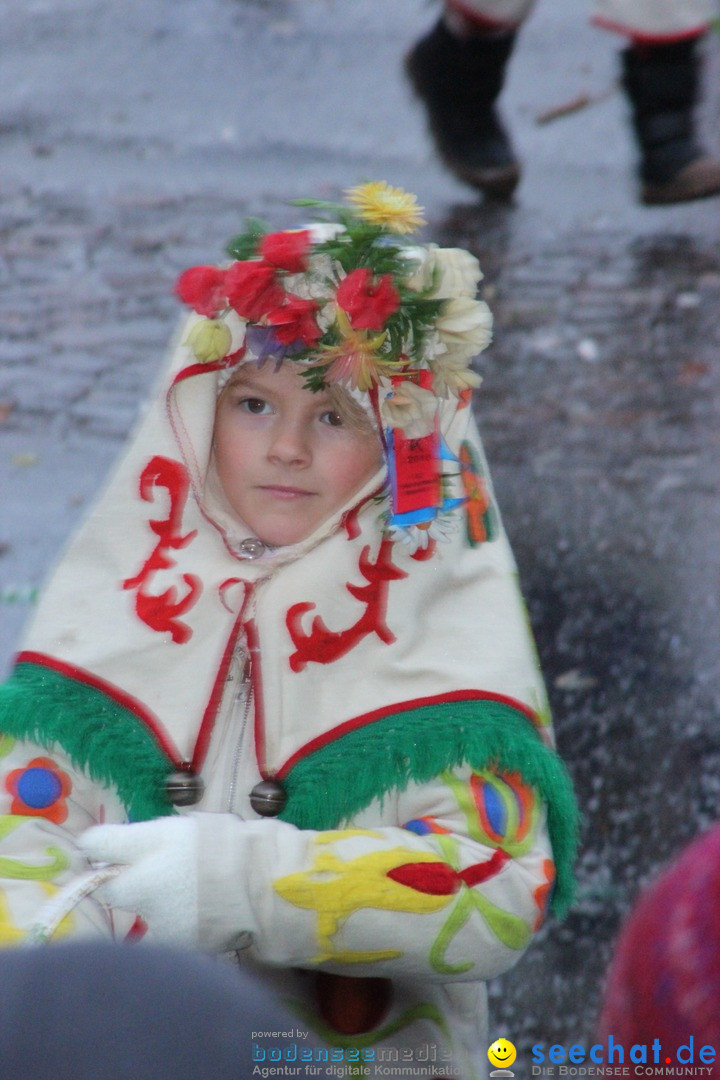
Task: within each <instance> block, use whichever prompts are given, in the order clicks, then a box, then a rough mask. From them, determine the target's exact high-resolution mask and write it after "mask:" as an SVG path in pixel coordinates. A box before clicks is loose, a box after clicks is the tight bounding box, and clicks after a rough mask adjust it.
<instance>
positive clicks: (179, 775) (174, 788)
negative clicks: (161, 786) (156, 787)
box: [165, 770, 205, 806]
mask: <svg viewBox="0 0 720 1080" xmlns="http://www.w3.org/2000/svg"><path fill="white" fill-rule="evenodd" d="M204 791H205V784H204V783H203V778H202V776H198V774H197V773H194V772H190V771H189V770H188V771H184V770H180V771H178V772H173V773H170V775H169V776H168V777H167V778H166V780H165V793H166V795H167V797H168V799H169V800H170V802H171V803H172V804H173V806H194V805H195V803H199V802H200V800H201V799H202V797H203V793H204Z"/></svg>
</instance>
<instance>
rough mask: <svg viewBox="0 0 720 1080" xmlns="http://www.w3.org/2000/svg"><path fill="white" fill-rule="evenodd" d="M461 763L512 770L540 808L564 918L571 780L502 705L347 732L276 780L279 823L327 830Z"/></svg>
mask: <svg viewBox="0 0 720 1080" xmlns="http://www.w3.org/2000/svg"><path fill="white" fill-rule="evenodd" d="M436 732H438V733H441V734H439V736H437V735H436V734H435V733H436ZM463 764H469V765H470V766H471V767H472V768H473V769H475V770H480V769H484V768H494V769H497V770H498V771H499V772H510V773H511V772H518V773H520V775H521V776H522V778H523V780H524V782H525V783H526V784H528V785H530V786H531V787H533V788H534V789H535V790H536V791H537V792H538V793H539V795H540V797H541V798H542V799H543V801H544V802H545V804H546V806H547V824H548V832H549V834H550V841H551V843H552V848H553V857H554V860H555V871H556V878H555V886H554V890H553V896H552V901H551V907H552V910H553V912H554V913H555V914H556V915H557V916H558V917H562V916H563V915H564V914H565V913H566V911H567V909H568V907H569V906H570V904H571V903H572V899H573V895H574V888H575V886H574V879H573V865H574V862H575V858H576V854H577V847H578V833H579V814H578V809H577V804H576V801H575V796H574V793H573V787H572V781H571V780H570V777H569V775H568V772H567V769H566V768H565V765H564V764H563V762H562V760H561V759H560V758H559V757H558V755H557V754H556V753H555V752H554V751H553V750H551V749H550V748H549V747H548V746H546V745H545V743H543V742H542V741H541V739H540V737H539V736H538V734H537V732H536V730H535V728H534V726H533V725H532V723H531V722H530V720H528V718H527V716H525V714H524V713H522V712H521V711H520V710H519V709H516V708H513V707H512V706H511V705H507V704H504V703H503V702H499V701H493V700H483V699H469V700H463V701H449V702H441V703H438V704H433V705H422V706H420V707H418V708H414V709H407V710H406V711H404V712H397V713H391V714H390V715H388V716H384V717H382V718H381V719H379V720H375V721H374V722H372V723H370V724H367V725H365V726H364V727H359V728H356V729H354V730H352V731H349V732H347V733H346V734H345V735H342V736H341V737H340V738H338V739H335V740H334V741H333V742H331V743H328V744H326V745H325V746H322V747H321V748H320V749H318V750H316V751H315V752H314V753H312V754H310V755H308V757H306V758H301V759H300V760H299V761H297V762H296V764H295V765H294V766H293V767H292V769H291V770H290V771H289V772H288V774H287V776H285V777H284V778H283V786H284V787H285V790H286V792H287V795H288V801H287V803H286V805H285V808H284V810H283V812H282V814H281V815H280V817H281V818H282V819H283V820H284V821H290V822H292V823H293V824H294V825H297V827H298V828H300V829H321V830H322V829H335V828H338V826H340V825H342V824H343V823H346V822H348V821H350V820H352V818H353V817H354V816H355V814H357V813H359V812H360V811H361V810H363V809H364V808H365V807H366V806H368V805H369V804H370V803H371V802H372V801H373V799H377V798H382V796H383V795H387V794H388V793H389V792H391V791H393V790H399V791H403V790H404V789H405V788H406V787H407V785H408V783H410V781H415V782H416V783H421V784H422V783H426V782H429V781H431V780H433V779H435V778H436V777H437V776H439V775H440V774H441V773H442V772H444V771H445V770H446V769H453V768H457V767H459V766H461V765H463Z"/></svg>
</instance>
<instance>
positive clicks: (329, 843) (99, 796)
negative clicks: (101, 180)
mask: <svg viewBox="0 0 720 1080" xmlns="http://www.w3.org/2000/svg"><path fill="white" fill-rule="evenodd" d="M300 205H304V206H306V207H307V206H310V205H312V206H314V207H315V209H316V212H317V214H318V215H320V214H324V215H325V216H326V217H331V218H332V219H333V220H331V221H325V222H324V223H320V224H317V225H313V226H309V227H307V228H303V229H300V230H293V231H284V232H275V233H270V232H267V231H265V229H264V227H263V226H261V224H260V223H258V222H251V223H250V224H249V226H248V229H247V231H246V232H245V233H244V234H242V235H241V236H239V237H238V238H236V240H235V241H233V243H232V244H231V245H230V248H229V251H230V254H231V256H232V261H231V262H230V263H229V265H224V266H221V267H216V266H201V267H193V268H192V269H190V270H188V271H186V272H185V273H184V274H183V275H182V276H181V277H180V279H179V282H178V293H179V295H180V297H181V299H182V300H183V301H184V302H186V303H187V304H188V305H189V306H190V307H191V308H192V309H193V313H192V314H191V315H190V317H189V320H188V321H187V322H186V323H185V324H184V325H183V327H182V330H181V333H180V334H179V337H178V339H177V342H176V345H175V347H174V348H173V349H172V350H171V357H170V365H169V370H168V371H167V373H166V376H165V378H164V380H163V387H162V392H161V393H160V394H159V396H158V399H157V401H156V402H155V403H154V405H153V407H152V408H151V410H150V411H149V412H148V413H147V414H146V416H145V418H144V419H143V421H142V422H141V424H140V426H139V429H138V431H137V432H136V434H135V435H134V437H133V438H132V439H131V441H130V445H129V448H128V450H127V451H126V453H125V455H124V457H123V458H122V460H121V462H120V464H119V467H118V468H117V470H116V472H115V474H114V476H113V477H112V479H111V480H110V482H109V485H108V487H107V489H106V490H105V492H104V494H103V495H102V496H101V498H100V500H99V502H98V504H97V505H96V507H95V509H94V510H93V512H92V513H91V514H90V516H89V518H88V520H87V522H86V523H85V525H84V526H83V527H82V528H81V529H80V531H79V533H78V535H77V536H76V538H75V539H74V541H73V542H72V543H71V545H70V547H69V550H68V551H67V553H66V554H65V556H64V557H63V559H62V560H61V562H60V564H59V566H58V568H57V569H56V571H55V573H54V575H53V577H52V579H51V581H50V583H49V585H48V586H47V588H46V590H45V592H44V597H43V599H42V601H41V603H40V605H39V608H38V611H37V614H36V617H35V619H34V621H33V624H32V626H31V627H30V630H29V633H28V635H27V641H26V643H25V646H24V649H23V651H22V652H21V653H20V654H19V655H18V659H17V665H16V667H15V669H14V672H13V674H12V676H11V678H10V679H9V681H8V682H7V684H6V685H5V686H4V687H3V689H2V696H1V699H0V726H1V728H2V731H3V732H4V738H3V741H2V744H1V752H2V755H3V762H2V765H3V776H2V778H0V789H1V790H2V793H3V794H2V798H3V807H2V813H3V815H4V816H3V817H2V818H1V819H0V820H1V821H2V845H1V848H0V874H2V875H3V877H2V881H1V882H0V887H1V889H2V892H1V893H0V900H1V902H2V912H1V913H0V915H1V921H0V935H1V936H2V939H3V940H4V941H5V942H6V943H15V942H19V941H22V940H23V938H24V936H25V935H26V934H27V933H28V931H29V930H30V931H31V930H32V927H33V924H34V922H35V921H36V920H37V918H38V911H39V910H40V909H41V908H42V906H43V904H44V903H45V902H46V901H47V898H48V897H49V896H52V895H54V894H55V893H56V892H57V890H58V889H60V888H62V887H64V886H66V885H67V883H68V882H72V881H73V880H75V879H76V878H78V876H80V875H83V874H84V873H85V872H86V871H87V869H88V859H90V860H96V861H101V862H104V863H109V864H114V865H119V866H121V867H123V869H122V870H121V872H120V873H119V874H118V875H117V876H116V877H115V878H114V880H112V881H111V882H110V883H108V884H105V885H104V887H103V888H102V889H101V890H100V891H99V892H98V893H96V894H95V896H93V897H89V898H87V899H85V900H84V901H83V902H82V903H81V904H80V905H79V906H77V907H76V908H75V910H74V911H73V912H72V913H71V914H70V915H69V916H68V917H67V918H66V919H65V920H64V921H63V923H62V924H61V926H60V928H59V933H60V934H64V935H66V936H67V935H78V936H85V937H88V936H93V935H110V934H115V935H120V934H123V933H125V927H124V921H123V920H124V916H123V913H131V914H130V915H128V916H127V920H128V923H132V922H133V919H135V929H136V930H137V925H138V918H140V919H141V920H142V923H143V925H144V926H145V927H146V928H147V933H148V936H149V938H150V939H155V940H157V939H164V940H167V941H170V942H174V943H183V944H188V945H193V946H199V947H200V948H202V949H205V950H208V951H211V952H218V953H226V952H232V951H236V952H237V957H238V961H239V963H241V964H243V965H246V966H247V968H249V969H251V970H253V971H256V972H257V973H258V976H259V977H260V978H262V979H264V980H266V981H267V982H268V983H269V984H271V985H277V986H278V987H279V988H281V989H282V993H283V997H284V999H285V1000H287V1001H289V1002H290V1004H291V1007H292V1008H293V1009H294V1010H295V1011H296V1013H297V1015H298V1018H299V1023H300V1024H301V1026H302V1025H305V1026H306V1027H308V1028H311V1029H312V1030H314V1031H315V1033H316V1034H317V1035H319V1036H320V1037H321V1038H322V1039H323V1040H324V1041H325V1042H326V1044H327V1045H328V1047H329V1048H330V1051H331V1052H332V1053H333V1054H335V1055H336V1060H338V1058H342V1060H346V1061H351V1060H354V1061H358V1060H360V1061H362V1062H363V1063H364V1065H363V1067H364V1068H365V1070H366V1075H368V1076H373V1075H374V1071H373V1070H374V1069H375V1068H376V1067H377V1068H380V1067H381V1066H382V1063H383V1062H385V1063H387V1061H388V1060H390V1059H393V1060H397V1052H398V1047H399V1048H402V1053H403V1055H404V1058H403V1060H405V1061H415V1062H418V1063H420V1062H425V1065H424V1068H426V1069H427V1063H428V1061H429V1062H431V1063H432V1065H433V1067H434V1069H435V1075H436V1076H437V1077H442V1076H445V1075H448V1074H449V1075H460V1076H462V1077H465V1078H470V1077H476V1076H480V1075H482V1074H483V1073H484V1071H485V1068H486V1065H485V1062H486V1050H487V1039H488V1037H487V1030H486V1006H485V993H484V985H483V983H484V980H486V979H489V978H492V977H493V976H496V975H498V974H499V973H501V972H503V971H504V970H506V969H508V968H509V967H511V966H512V965H513V964H514V963H515V962H516V961H517V960H518V958H519V957H520V955H521V954H522V952H523V950H524V949H525V947H526V946H527V944H528V943H529V941H530V938H531V937H532V934H533V931H534V930H536V929H537V928H538V926H539V925H540V924H541V922H542V921H543V918H544V916H545V913H546V908H547V906H548V904H549V905H550V906H551V907H552V908H554V909H555V911H556V912H557V913H560V914H562V912H563V911H564V910H565V908H566V907H567V905H568V903H569V900H570V896H571V891H572V886H571V875H572V871H571V864H572V860H573V856H574V850H575V844H576V813H575V806H574V800H573V796H572V790H571V786H570V783H569V780H568V777H567V773H566V771H565V769H564V767H563V765H562V763H561V762H560V760H559V759H558V757H557V755H556V753H555V751H554V749H553V744H552V736H551V728H550V718H549V712H548V707H547V701H546V697H545V692H544V688H543V683H542V679H541V676H540V673H539V670H538V665H537V660H536V654H535V651H534V646H533V643H532V640H531V637H530V634H529V630H528V623H527V618H526V613H525V610H524V607H523V603H522V599H521V595H520V591H519V587H518V582H517V573H516V568H515V565H514V563H513V559H512V555H511V552H510V549H509V546H508V543H507V540H506V538H505V535H504V533H503V530H502V527H501V523H500V520H499V517H498V513H497V509H496V506H495V501H494V496H493V492H492V489H491V486H490V482H489V478H488V473H487V469H486V465H485V461H484V458H483V452H482V447H481V443H480V440H479V436H478V434H477V431H476V428H475V425H474V421H473V418H472V411H471V408H470V398H471V392H472V387H473V386H474V385H476V384H477V383H478V382H479V379H478V376H477V375H476V374H474V372H473V371H472V370H471V369H470V361H471V358H472V357H473V356H474V355H476V354H477V353H478V352H480V351H481V350H482V349H483V348H484V347H485V346H486V345H487V344H488V343H489V340H490V326H491V317H490V313H489V311H488V309H487V306H486V305H485V304H484V303H483V302H482V301H479V300H477V299H476V298H475V294H476V290H477V284H478V281H479V279H480V277H481V274H480V271H479V267H478V264H477V262H476V260H475V259H474V258H473V257H472V256H471V255H469V254H468V253H467V252H464V251H460V250H454V249H449V250H444V249H439V248H437V247H435V246H434V245H417V246H412V245H411V244H410V243H409V242H408V241H407V240H406V239H405V237H406V236H407V234H409V233H411V232H413V231H414V230H415V229H416V228H417V227H418V226H419V225H421V224H423V222H422V219H421V217H420V211H419V208H418V207H417V205H416V203H415V199H414V197H413V196H411V195H408V194H407V193H405V192H403V191H401V190H400V189H396V188H391V187H389V186H388V185H387V184H385V183H370V184H364V185H361V186H359V187H357V188H354V189H351V190H350V191H349V192H348V193H347V203H346V204H344V205H342V206H334V205H331V204H320V203H310V202H309V201H306V202H303V203H301V204H300ZM98 823H100V824H98ZM91 826H96V827H94V828H90V827H91ZM388 1055H390V1056H388ZM408 1055H409V1056H408ZM383 1067H386V1065H385V1066H383ZM418 1067H419V1066H418Z"/></svg>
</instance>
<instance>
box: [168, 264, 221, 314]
mask: <svg viewBox="0 0 720 1080" xmlns="http://www.w3.org/2000/svg"><path fill="white" fill-rule="evenodd" d="M175 291H176V293H177V294H178V296H179V297H180V299H181V300H182V302H183V304H187V305H188V307H191V308H192V309H193V311H197V313H198V315H207V316H208V318H211V319H212V318H213V316H214V315H216V314H217V312H218V311H221V310H222V309H223V308H224V307H225V304H226V299H225V271H224V270H220V269H219V268H218V267H217V266H191V267H190V269H189V270H185V271H184V273H182V274H181V275H180V277H179V278H178V279H177V283H176V285H175Z"/></svg>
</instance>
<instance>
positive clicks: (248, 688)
mask: <svg viewBox="0 0 720 1080" xmlns="http://www.w3.org/2000/svg"><path fill="white" fill-rule="evenodd" d="M252 697H253V692H252V679H251V676H250V656H249V654H246V657H245V666H244V668H243V673H242V679H241V682H240V686H239V688H238V691H237V693H236V695H235V700H234V702H233V719H234V714H235V712H236V710H237V707H238V705H239V704H240V702H241V700H243V699H244V705H243V710H242V719H241V721H240V731H239V733H238V738H237V743H236V744H235V753H234V754H233V760H232V774H231V776H230V787H229V790H228V800H227V809H228V813H231V814H232V813H235V811H234V810H233V803H234V802H235V795H236V792H237V780H238V772H239V770H240V762H241V760H242V751H243V745H244V743H245V732H246V731H247V725H248V719H249V716H250V706H251V705H252Z"/></svg>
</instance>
